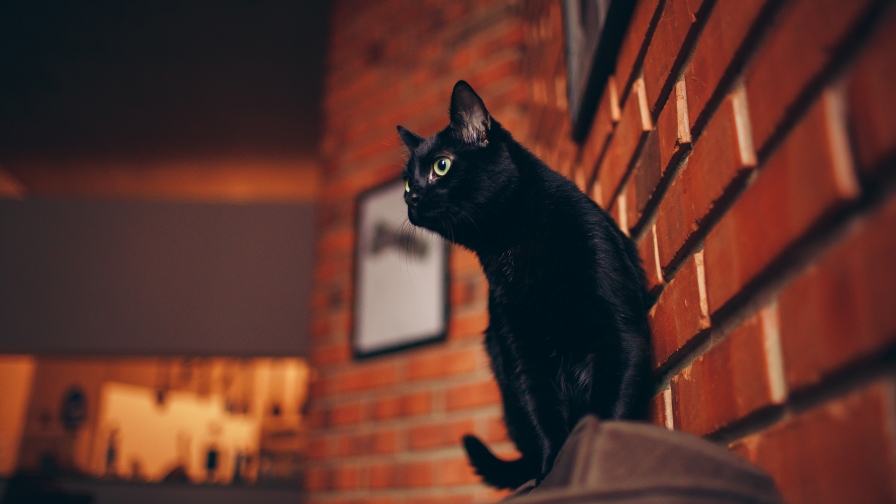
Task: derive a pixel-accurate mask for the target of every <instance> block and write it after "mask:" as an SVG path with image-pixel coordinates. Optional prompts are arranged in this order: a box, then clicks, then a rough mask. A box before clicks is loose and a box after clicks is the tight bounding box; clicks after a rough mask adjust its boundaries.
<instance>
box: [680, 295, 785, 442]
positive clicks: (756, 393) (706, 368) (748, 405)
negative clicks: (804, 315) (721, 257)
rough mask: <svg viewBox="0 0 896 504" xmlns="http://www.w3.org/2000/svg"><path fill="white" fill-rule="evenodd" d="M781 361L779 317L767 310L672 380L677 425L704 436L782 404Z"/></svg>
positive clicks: (774, 312) (749, 320)
mask: <svg viewBox="0 0 896 504" xmlns="http://www.w3.org/2000/svg"><path fill="white" fill-rule="evenodd" d="M767 354H768V355H769V356H767ZM778 355H780V350H779V348H778V328H777V313H776V311H775V309H774V308H767V309H765V310H763V311H761V312H760V313H759V314H757V315H754V316H753V317H750V318H749V319H748V320H747V321H746V322H744V323H743V324H741V325H740V326H739V327H738V328H737V329H735V330H734V331H733V332H731V334H729V335H728V336H727V337H726V338H725V339H724V340H722V341H721V342H719V343H717V344H716V345H715V346H713V347H712V348H711V349H710V350H709V351H708V352H706V353H705V354H703V355H701V356H700V357H699V358H697V360H696V361H694V362H693V363H692V364H691V365H690V366H688V367H686V368H685V369H684V370H682V371H681V373H679V374H678V375H676V376H675V377H674V378H672V396H673V397H674V400H673V406H674V411H675V425H676V426H677V427H679V428H680V429H682V430H684V431H687V432H691V433H693V434H696V435H698V436H703V435H706V434H709V433H711V432H714V431H716V430H718V429H719V428H721V427H724V426H726V425H729V424H730V423H731V422H733V421H735V420H738V419H741V418H743V417H745V416H747V415H749V414H750V413H753V412H755V411H757V410H759V409H762V408H765V407H768V406H770V405H773V404H779V403H781V402H783V400H784V398H785V390H784V379H783V377H782V371H781V369H780V359H778V358H777V357H776V356H778Z"/></svg>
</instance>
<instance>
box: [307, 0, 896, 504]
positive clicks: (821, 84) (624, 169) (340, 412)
mask: <svg viewBox="0 0 896 504" xmlns="http://www.w3.org/2000/svg"><path fill="white" fill-rule="evenodd" d="M891 5H892V2H883V1H871V0H861V1H860V0H856V1H854V2H835V1H833V0H739V1H733V0H718V1H714V0H702V1H701V0H639V1H638V3H637V6H636V9H635V13H634V15H633V19H632V22H631V25H630V26H629V30H628V33H627V35H626V38H625V40H624V42H623V46H622V49H621V51H620V53H619V58H618V62H617V66H616V72H615V76H614V77H613V78H612V79H611V81H610V83H609V85H608V86H607V88H606V90H605V92H604V95H603V97H602V99H601V101H600V105H599V108H598V110H597V113H596V115H595V119H594V122H593V125H592V127H591V130H590V133H589V135H588V137H587V138H586V140H585V141H584V142H583V143H582V144H581V145H576V144H574V143H572V142H571V141H570V140H569V125H568V120H567V117H568V116H567V110H566V107H567V104H566V100H565V85H566V83H565V77H564V76H565V72H566V69H565V62H564V59H563V50H564V47H563V31H562V23H561V21H560V9H559V3H558V2H556V1H554V2H551V1H548V0H529V1H522V0H518V1H515V2H483V1H475V2H474V1H472V0H467V1H456V2H434V1H433V2H424V1H419V2H418V1H410V0H406V1H399V0H393V1H385V2H378V3H373V2H348V1H343V2H336V5H335V6H334V13H333V17H332V30H331V43H330V54H329V74H328V78H327V81H326V89H327V93H326V100H325V104H324V107H325V113H324V115H325V120H326V124H325V134H324V142H323V146H322V153H323V156H324V159H325V163H326V167H327V170H326V174H325V177H326V181H325V187H326V189H325V196H324V198H323V201H322V202H321V217H320V238H319V241H318V247H317V250H318V255H319V259H318V266H317V269H316V277H315V295H314V326H313V337H314V341H313V343H312V363H313V365H314V366H315V368H316V370H317V380H316V381H315V383H314V384H313V388H312V400H311V403H310V410H309V413H310V414H309V422H310V438H309V464H308V470H307V473H306V486H307V489H308V491H309V493H310V499H311V500H312V501H315V502H347V501H352V502H355V501H357V502H373V501H375V502H384V503H410V502H442V501H447V502H455V501H456V502H471V501H474V500H495V499H497V497H499V496H500V494H499V493H495V492H491V491H489V490H487V489H486V488H485V487H483V486H482V485H481V484H479V483H478V482H477V478H476V477H475V475H473V474H472V472H471V471H470V469H469V468H468V466H467V464H466V460H465V458H464V455H463V452H462V450H461V448H460V445H459V439H460V436H461V435H462V434H463V433H466V432H474V433H476V434H478V435H479V436H481V437H482V438H484V439H486V440H487V441H488V442H490V443H491V444H492V445H493V446H495V447H496V448H497V449H498V451H499V452H500V453H503V454H507V455H510V454H512V453H513V447H512V445H511V444H510V443H509V442H507V440H506V438H505V433H504V430H503V426H502V422H501V411H500V406H499V403H498V394H497V389H496V387H495V385H494V384H493V383H492V379H491V374H490V371H489V369H488V362H487V357H486V355H485V353H484V351H483V350H482V347H481V331H482V329H484V328H485V326H486V324H487V315H486V284H485V279H484V277H483V276H482V274H481V272H480V270H479V265H478V262H477V261H476V259H475V257H474V256H472V255H471V254H469V253H467V252H464V251H463V250H461V249H459V248H453V249H452V251H451V259H450V270H451V320H450V323H449V334H448V339H447V341H446V342H443V343H438V344H434V345H430V346H426V347H422V348H418V349H413V350H408V351H404V352H401V353H396V354H392V355H386V356H381V357H377V358H373V359H368V360H364V361H352V359H351V352H350V322H351V300H352V285H351V279H352V248H353V245H354V244H353V240H354V229H353V211H354V200H355V197H356V196H357V195H358V193H359V192H361V191H363V190H364V189H366V188H369V187H371V186H372V185H375V184H377V183H379V182H381V181H384V180H387V179H390V178H393V177H395V176H397V174H398V173H399V172H400V170H401V166H402V165H403V162H404V158H405V153H404V150H403V147H402V146H401V145H400V141H399V140H398V137H397V135H396V133H395V125H396V124H402V125H404V126H406V127H408V128H410V129H412V130H413V131H415V132H417V133H420V134H424V135H429V134H432V133H433V132H435V131H437V130H438V129H440V128H442V127H443V126H444V125H445V124H447V113H446V111H447V106H448V96H449V94H450V90H451V87H452V85H453V84H454V82H455V81H456V80H458V79H461V78H462V79H466V80H467V81H469V82H470V83H471V84H472V85H473V86H474V88H476V90H477V92H479V93H480V94H481V95H482V97H483V98H484V100H485V102H486V104H487V106H488V107H489V110H490V111H491V112H492V114H493V115H494V116H495V117H496V118H498V120H500V121H501V122H502V123H503V124H504V125H505V126H507V127H508V128H509V129H510V130H511V131H512V132H513V133H514V134H515V136H516V137H517V138H518V139H519V140H521V141H522V142H523V143H524V144H525V145H527V146H529V147H530V148H531V149H532V150H533V151H534V152H536V154H538V155H539V156H541V157H542V158H543V159H544V160H545V161H547V162H548V164H550V165H551V166H552V167H554V168H555V169H556V170H558V171H559V172H561V173H563V174H564V175H566V176H568V177H570V178H571V179H573V180H575V181H576V182H577V183H578V184H579V185H580V187H582V188H583V189H585V190H586V191H587V192H588V193H589V194H590V195H591V196H592V197H593V198H594V199H595V200H596V201H597V202H598V203H600V204H601V205H603V206H604V207H605V208H607V209H608V210H609V211H610V212H611V213H612V215H613V216H614V217H615V218H616V219H617V222H619V223H620V225H621V226H622V227H623V228H624V229H626V230H627V231H628V232H629V233H630V234H631V236H632V237H633V239H634V240H635V241H636V242H637V243H638V246H639V250H640V251H641V254H642V258H643V260H644V265H645V269H646V270H647V274H648V283H649V287H650V288H651V290H652V292H653V293H654V294H655V295H657V296H658V301H657V304H656V306H655V307H654V309H653V310H652V311H651V314H650V322H651V328H652V332H653V336H652V337H653V350H654V352H653V353H654V355H653V361H654V368H655V370H656V377H657V382H658V383H659V384H660V385H659V388H660V389H662V390H663V392H661V393H660V394H659V395H658V396H657V397H656V398H655V399H654V408H653V411H654V418H653V420H654V421H655V422H657V423H659V424H663V425H666V426H669V427H673V428H676V429H681V430H685V431H688V432H692V433H695V434H698V435H703V436H708V437H709V438H710V439H712V440H715V441H718V442H721V443H725V444H729V445H730V446H731V448H732V449H733V450H734V451H735V452H736V453H739V454H741V455H742V456H744V457H746V458H748V459H750V460H752V461H754V462H756V463H757V464H759V465H760V466H762V467H764V468H765V469H766V470H768V471H769V472H770V473H771V474H772V476H773V477H774V478H775V480H776V481H777V482H778V484H779V486H780V488H781V490H782V492H783V493H784V495H785V497H786V498H787V500H788V501H789V502H846V501H855V502H858V501H875V502H877V501H888V500H890V501H892V500H896V494H894V492H896V479H894V477H893V475H894V474H896V461H894V454H896V450H894V445H896V439H894V434H896V428H894V425H896V418H894V415H896V404H894V402H896V380H894V374H896V373H894V358H893V355H894V351H896V317H894V314H896V309H894V308H896V289H894V288H893V287H892V285H894V282H896V269H894V266H893V264H894V262H893V261H892V258H893V257H896V239H894V238H896V233H894V230H896V198H894V197H893V194H894V192H893V190H892V188H893V186H894V184H893V180H894V178H896V177H894V176H893V174H894V171H896V170H894V160H896V99H894V98H893V96H892V89H893V85H892V83H893V82H896V36H894V34H896V14H894V12H893V11H894V8H893V7H892V6H891Z"/></svg>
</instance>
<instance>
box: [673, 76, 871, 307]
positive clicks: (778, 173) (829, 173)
mask: <svg viewBox="0 0 896 504" xmlns="http://www.w3.org/2000/svg"><path fill="white" fill-rule="evenodd" d="M841 98H842V97H841V96H840V95H839V94H838V93H836V92H834V91H830V90H829V91H826V92H825V93H824V95H823V96H822V98H821V99H819V100H818V101H817V102H816V103H815V104H814V105H813V106H812V108H811V110H810V111H809V112H808V113H807V115H806V117H804V118H803V120H802V121H801V122H800V123H799V124H798V125H797V126H796V127H795V128H794V129H793V131H792V132H791V134H790V135H789V136H788V137H787V139H785V141H784V143H783V144H782V145H781V147H780V148H779V149H778V150H777V151H776V152H775V153H774V154H773V155H772V157H771V158H770V159H769V160H768V163H766V166H765V167H764V168H763V169H762V171H761V172H760V173H759V176H758V177H757V179H756V181H755V183H754V184H753V185H752V186H750V187H749V188H747V190H746V191H745V192H744V193H743V195H741V197H740V199H739V200H738V201H737V202H736V203H735V204H734V206H733V207H732V208H731V210H730V211H729V212H728V213H727V214H726V215H725V216H724V217H723V218H722V220H721V221H720V222H719V224H718V225H717V226H716V227H715V228H714V229H713V230H712V231H711V232H710V233H709V235H708V236H707V237H706V241H705V251H706V280H707V293H708V297H709V308H710V313H715V311H716V310H718V309H719V308H721V307H722V306H724V305H725V303H727V302H728V301H729V300H730V299H731V298H732V297H733V296H734V295H735V294H737V293H738V292H739V291H740V290H741V288H742V287H743V286H744V285H746V284H747V282H749V281H750V280H752V279H753V277H755V276H756V275H757V274H758V273H759V272H760V271H762V269H763V268H765V267H766V266H767V265H768V264H769V263H771V261H772V260H773V259H774V258H775V257H777V256H778V255H779V254H780V253H781V252H783V251H784V249H786V248H787V246H788V245H789V244H790V243H792V242H793V241H794V240H795V239H797V238H799V237H800V236H801V235H802V234H803V233H805V232H806V230H808V229H809V228H810V227H811V226H812V225H813V224H815V223H816V222H818V221H819V220H820V219H821V218H823V217H824V216H825V215H826V214H827V213H828V212H829V211H831V210H832V209H834V208H836V207H837V206H838V205H839V204H841V203H843V202H844V201H847V200H850V199H852V198H853V197H855V196H856V195H857V194H858V190H859V189H858V183H857V182H856V180H855V175H854V172H853V168H852V165H851V162H850V156H849V151H848V142H846V140H845V138H846V133H845V131H844V129H843V128H844V124H843V122H844V118H843V117H842V114H843V113H842V101H841ZM660 251H661V252H662V249H661V250H660Z"/></svg>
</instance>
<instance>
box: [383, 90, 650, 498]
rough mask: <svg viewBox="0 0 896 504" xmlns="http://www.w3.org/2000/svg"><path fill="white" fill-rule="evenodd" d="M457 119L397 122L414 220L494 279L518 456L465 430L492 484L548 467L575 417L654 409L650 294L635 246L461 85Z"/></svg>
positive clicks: (492, 324)
mask: <svg viewBox="0 0 896 504" xmlns="http://www.w3.org/2000/svg"><path fill="white" fill-rule="evenodd" d="M450 117H451V124H450V125H449V126H448V127H446V128H445V129H444V130H442V131H440V132H439V133H437V134H435V135H434V136H432V137H430V138H423V137H420V136H418V135H416V134H414V133H411V132H410V131H408V130H407V129H405V128H403V127H401V126H399V127H398V133H399V134H400V135H401V138H402V140H403V141H404V143H405V144H406V145H407V147H408V149H409V150H410V159H408V162H407V166H406V167H405V170H404V178H405V180H407V184H406V185H405V194H404V199H405V202H406V203H407V205H408V218H409V220H410V221H411V223H412V224H414V225H416V226H421V227H424V228H427V229H430V230H432V231H435V232H436V233H438V234H440V235H442V236H443V237H445V238H446V239H448V240H450V241H452V242H454V243H457V244H460V245H462V246H464V247H466V248H468V249H470V250H472V251H473V252H475V253H476V254H477V255H478V257H479V261H480V263H481V264H482V269H483V270H484V271H485V275H486V277H487V279H488V284H489V297H488V310H489V326H488V329H486V332H485V345H486V348H487V350H488V354H489V356H490V357H491V365H492V370H493V371H494V374H495V378H496V379H497V381H498V385H499V386H500V389H501V397H502V399H503V403H504V419H505V423H506V424H507V430H508V433H509V435H510V438H511V439H512V440H513V442H514V443H516V446H517V448H518V449H519V451H520V453H522V455H523V456H522V457H521V458H520V459H518V460H515V461H510V462H508V461H504V460H501V459H498V458H497V457H495V456H494V455H493V454H492V453H491V452H490V451H489V449H488V448H486V447H485V445H483V444H482V442H481V441H479V439H477V438H476V437H474V436H466V437H464V447H465V448H466V450H467V454H468V456H469V457H470V462H471V463H472V465H473V466H474V467H475V468H476V471H477V472H478V473H479V474H480V475H481V476H482V477H483V479H484V480H485V481H486V482H487V483H489V484H491V485H493V486H496V487H502V488H514V487H516V486H519V485H521V484H523V483H525V482H526V481H528V480H530V479H532V478H536V479H537V480H538V481H540V480H541V479H542V478H543V477H544V476H545V475H546V474H547V473H548V472H549V471H550V470H551V467H552V466H553V463H554V458H555V457H556V456H557V452H558V451H559V450H560V447H561V445H562V444H563V442H564V441H565V440H566V437H567V436H568V434H569V432H570V431H571V430H572V428H573V427H574V426H575V424H576V422H577V421H578V420H579V419H580V418H581V417H582V416H583V415H585V414H588V413H595V414H597V415H598V416H599V417H600V418H604V419H630V418H639V417H642V416H643V415H644V414H645V410H646V403H647V394H646V392H647V387H648V384H649V378H648V376H649V367H648V328H647V318H646V311H647V305H648V302H649V301H648V295H647V293H646V291H645V289H644V280H643V278H644V272H643V270H642V268H641V264H640V260H639V258H638V255H637V252H636V250H635V246H634V244H633V243H632V242H631V241H630V240H629V239H628V238H627V237H626V236H625V235H623V234H622V232H621V231H620V230H619V228H618V227H617V226H616V224H615V222H614V221H613V220H612V218H610V216H609V215H607V213H606V212H604V211H603V210H601V208H600V207H598V206H597V204H595V203H594V202H593V201H591V200H590V199H589V198H588V197H587V196H585V195H584V194H582V192H581V191H579V189H578V188H577V187H576V186H575V184H573V183H572V182H570V181H568V180H566V179H565V178H564V177H562V176H561V175H559V174H557V173H556V172H554V171H552V170H551V169H550V168H548V167H547V166H546V165H545V164H544V163H542V162H541V161H540V160H539V159H538V158H536V157H535V156H534V155H532V154H531V153H530V152H529V151H527V150H526V149H525V148H524V147H523V146H521V145H520V144H519V143H517V142H516V141H515V140H514V139H513V137H511V136H510V133H508V132H507V131H506V130H505V129H504V128H502V127H501V125H500V124H498V122H497V121H495V120H494V119H493V118H492V117H491V116H490V115H489V113H488V111H487V110H486V108H485V105H484V104H483V102H482V100H481V99H480V98H479V96H478V95H477V94H476V93H475V92H474V91H473V88H471V87H470V85H469V84H467V83H466V82H464V81H459V82H458V83H457V84H456V85H455V86H454V91H453V92H452V94H451V109H450Z"/></svg>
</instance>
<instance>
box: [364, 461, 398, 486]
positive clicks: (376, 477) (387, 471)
mask: <svg viewBox="0 0 896 504" xmlns="http://www.w3.org/2000/svg"><path fill="white" fill-rule="evenodd" d="M367 484H368V485H369V486H370V488H374V489H383V488H389V487H390V486H392V466H391V465H389V464H377V465H373V466H370V467H368V468H367Z"/></svg>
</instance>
